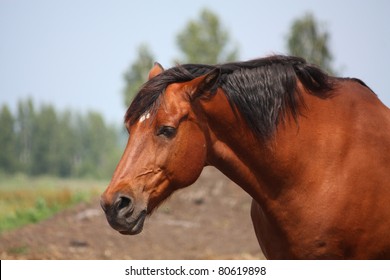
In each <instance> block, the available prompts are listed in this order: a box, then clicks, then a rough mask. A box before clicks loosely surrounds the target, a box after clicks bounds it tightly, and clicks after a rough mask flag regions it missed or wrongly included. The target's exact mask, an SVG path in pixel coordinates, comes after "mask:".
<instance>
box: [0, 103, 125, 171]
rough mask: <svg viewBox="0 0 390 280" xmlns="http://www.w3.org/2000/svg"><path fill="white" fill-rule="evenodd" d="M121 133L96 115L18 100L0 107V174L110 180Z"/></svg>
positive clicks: (118, 149) (118, 153)
mask: <svg viewBox="0 0 390 280" xmlns="http://www.w3.org/2000/svg"><path fill="white" fill-rule="evenodd" d="M119 138H120V131H119V130H118V129H115V128H114V127H113V126H110V125H107V124H106V123H105V121H104V119H103V117H102V115H101V114H100V113H96V112H88V113H86V114H83V115H82V114H79V113H74V112H71V111H69V110H67V111H64V112H57V111H56V110H55V108H54V107H53V106H51V105H42V106H40V107H37V106H36V105H35V104H34V102H33V100H32V99H26V100H22V101H19V103H18V106H17V112H16V113H12V112H11V110H10V109H9V107H8V106H7V105H2V108H1V109H0V150H1V152H0V172H3V173H7V174H13V173H24V174H27V175H31V176H37V175H43V174H45V175H52V176H59V177H94V178H109V177H110V176H111V175H112V172H113V170H114V168H115V166H116V164H117V162H118V159H119V157H120V154H121V152H122V151H121V148H120V144H119V142H120V139H119Z"/></svg>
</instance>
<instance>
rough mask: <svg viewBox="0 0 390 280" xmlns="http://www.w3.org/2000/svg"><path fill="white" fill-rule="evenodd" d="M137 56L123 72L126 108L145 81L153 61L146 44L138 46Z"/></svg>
mask: <svg viewBox="0 0 390 280" xmlns="http://www.w3.org/2000/svg"><path fill="white" fill-rule="evenodd" d="M137 52H138V57H137V59H136V61H135V62H134V63H133V64H132V65H131V66H130V67H129V69H128V70H127V71H126V73H125V74H124V78H125V82H126V86H125V89H124V91H123V93H124V104H125V107H126V108H127V107H128V106H129V105H130V103H131V101H132V100H133V98H134V96H135V95H136V93H137V92H138V90H139V89H140V87H141V86H142V84H143V83H145V82H146V80H147V77H148V73H149V70H150V69H151V67H152V66H153V63H154V62H155V60H154V57H153V54H152V53H151V51H150V50H149V48H148V46H147V45H146V44H141V45H140V46H139V47H138V51H137Z"/></svg>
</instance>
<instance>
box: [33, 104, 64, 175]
mask: <svg viewBox="0 0 390 280" xmlns="http://www.w3.org/2000/svg"><path fill="white" fill-rule="evenodd" d="M59 130H60V127H59V125H58V117H57V113H56V111H55V109H54V108H53V106H51V105H46V106H43V107H42V108H41V110H40V111H39V113H37V115H36V118H35V120H34V134H33V138H32V140H33V142H32V162H33V163H34V164H33V165H32V167H31V172H32V174H33V175H41V174H50V175H57V164H58V160H57V159H56V157H57V154H58V151H59V149H61V147H59V146H58V132H59Z"/></svg>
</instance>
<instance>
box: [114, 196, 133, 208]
mask: <svg viewBox="0 0 390 280" xmlns="http://www.w3.org/2000/svg"><path fill="white" fill-rule="evenodd" d="M131 204H132V200H131V198H130V197H128V196H123V195H121V196H119V197H118V198H117V200H116V202H115V207H116V210H117V211H118V212H119V211H120V210H122V209H126V208H130V207H131Z"/></svg>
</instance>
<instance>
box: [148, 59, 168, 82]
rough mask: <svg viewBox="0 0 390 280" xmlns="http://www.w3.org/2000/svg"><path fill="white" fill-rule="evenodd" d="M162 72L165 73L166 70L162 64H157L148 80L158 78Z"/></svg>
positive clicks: (150, 72)
mask: <svg viewBox="0 0 390 280" xmlns="http://www.w3.org/2000/svg"><path fill="white" fill-rule="evenodd" d="M162 72H164V68H163V67H162V66H161V64H160V63H158V62H155V63H154V65H153V68H152V69H150V71H149V76H148V80H150V79H152V78H154V77H156V76H157V75H158V74H161V73H162Z"/></svg>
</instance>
